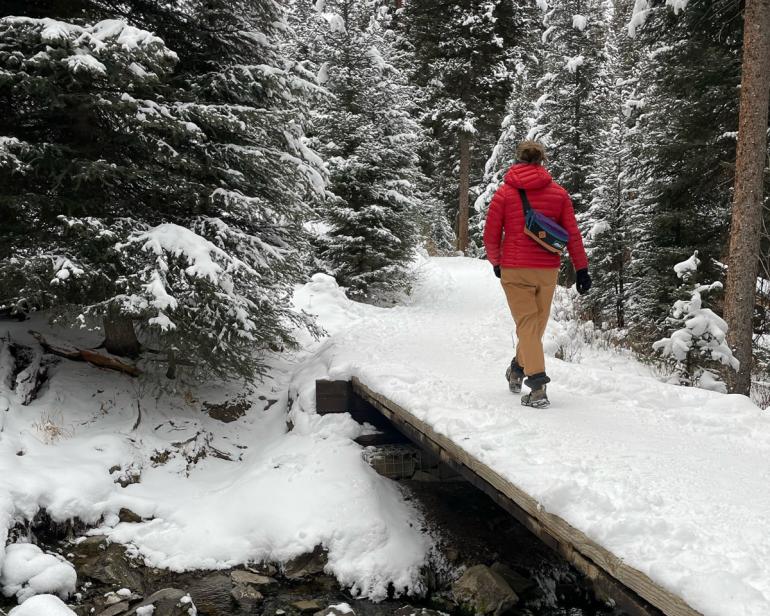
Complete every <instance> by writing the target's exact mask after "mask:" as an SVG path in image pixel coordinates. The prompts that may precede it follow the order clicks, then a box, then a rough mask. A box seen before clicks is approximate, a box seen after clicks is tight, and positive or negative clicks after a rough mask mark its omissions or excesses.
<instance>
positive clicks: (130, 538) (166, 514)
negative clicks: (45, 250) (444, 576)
mask: <svg viewBox="0 0 770 616" xmlns="http://www.w3.org/2000/svg"><path fill="white" fill-rule="evenodd" d="M319 281H320V282H319ZM319 285H320V287H321V288H323V289H325V291H326V293H325V298H324V301H317V300H316V301H315V303H316V304H317V305H318V306H319V307H320V308H322V309H323V310H322V312H323V313H324V314H323V317H322V321H321V322H322V324H323V325H324V326H325V327H326V328H327V330H328V331H329V332H334V331H336V330H337V329H339V328H340V327H341V326H343V325H344V324H345V323H346V322H348V321H349V317H350V315H354V314H355V313H356V312H357V311H365V310H366V307H362V306H358V305H356V304H353V303H351V302H349V301H348V300H347V298H346V297H345V296H344V294H343V293H342V292H341V291H340V290H339V289H338V288H337V287H336V284H335V283H334V282H333V280H332V279H329V278H328V277H324V276H318V277H317V278H316V282H313V283H309V284H308V285H307V286H306V287H301V288H299V289H298V291H297V303H298V308H305V309H312V307H311V306H310V305H309V303H308V302H310V301H311V300H310V299H309V296H308V294H309V293H312V290H313V289H316V288H318V287H319ZM47 327H48V326H47V325H46V324H45V323H44V322H43V321H42V320H40V319H36V320H32V321H26V322H23V323H15V322H2V323H0V338H4V339H6V340H7V339H8V338H9V337H10V339H12V340H13V341H14V342H16V343H22V344H24V345H27V346H29V347H31V348H37V347H38V345H37V342H36V341H35V340H34V339H33V338H32V336H30V335H29V334H28V332H27V330H29V329H35V330H41V331H44V332H46V335H48V331H47ZM57 333H58V334H59V335H60V336H61V337H65V336H66V337H67V340H69V341H70V342H78V343H80V344H82V345H84V346H88V345H91V346H93V345H96V344H98V339H90V340H89V339H88V336H87V335H81V336H78V339H77V340H73V334H72V333H71V332H70V333H66V332H64V333H62V332H57ZM300 335H302V334H300ZM304 335H305V336H306V337H305V338H304V339H303V340H302V343H303V347H304V350H303V351H302V352H300V353H298V354H295V355H284V356H278V357H275V358H273V360H272V361H271V365H272V367H273V372H272V377H271V379H270V380H269V381H267V382H265V383H262V384H258V383H257V384H254V383H243V382H234V383H228V384H221V383H216V384H198V383H195V382H185V381H183V380H180V381H179V382H177V383H175V384H171V383H170V382H169V381H167V380H165V379H164V378H162V377H161V378H152V377H140V378H138V379H134V378H131V377H129V376H126V375H122V374H119V373H116V372H111V371H106V370H100V369H98V368H95V367H94V366H91V365H89V364H86V363H78V362H73V361H68V360H60V361H58V362H57V363H56V364H54V365H53V366H52V367H51V368H50V370H49V380H48V382H47V383H46V384H45V385H44V386H43V388H42V390H41V392H40V394H39V396H38V398H37V399H36V400H34V401H33V402H32V403H31V404H30V405H28V406H23V405H22V404H21V400H20V399H19V396H18V395H17V392H16V391H13V390H12V389H11V388H10V387H9V385H8V382H7V380H5V379H3V378H0V381H5V382H3V383H2V384H0V589H1V590H2V591H3V592H4V593H5V594H6V596H12V595H14V594H17V595H18V596H19V599H25V600H28V597H29V596H30V595H32V594H35V593H51V594H53V595H56V594H59V595H60V596H62V597H66V596H67V594H69V593H71V591H72V590H74V588H73V585H74V580H73V579H72V575H69V571H70V570H71V568H69V566H68V565H63V564H62V563H61V562H60V561H59V560H57V559H56V558H55V557H54V556H42V555H40V554H37V553H34V552H33V551H31V550H28V549H23V548H21V549H20V548H19V546H14V545H13V544H12V545H10V546H8V549H7V553H6V550H5V546H6V542H7V537H8V529H9V528H10V527H12V526H13V525H14V523H16V522H19V521H22V520H31V519H32V518H33V517H34V516H35V514H36V513H37V512H38V511H39V510H40V509H45V510H46V511H47V513H48V515H49V516H51V518H52V519H53V520H54V521H57V522H61V521H66V520H69V519H72V518H79V519H80V520H82V521H84V522H86V523H88V524H90V525H93V526H94V528H95V530H94V531H93V532H94V533H96V534H105V535H107V536H109V537H110V538H111V540H114V541H118V542H123V543H126V544H129V545H130V546H131V549H132V551H133V552H134V553H136V554H139V555H141V556H142V557H143V558H144V559H145V561H146V562H147V564H148V565H151V566H155V567H161V568H169V569H172V570H175V571H182V570H191V569H199V568H211V569H216V568H226V567H233V566H236V565H239V564H243V563H247V562H258V561H271V562H285V561H287V560H289V559H291V558H293V557H296V556H299V555H301V554H304V553H308V552H311V551H313V549H314V547H316V546H317V545H322V546H323V547H324V548H326V550H327V551H328V566H327V570H328V572H329V573H331V574H333V575H335V576H336V577H337V578H338V579H339V581H340V582H341V583H342V584H343V585H345V586H348V587H351V588H352V591H353V592H354V593H357V594H360V595H361V596H363V597H369V598H372V599H381V598H384V597H385V596H386V594H387V592H388V585H389V584H393V586H394V588H395V589H396V592H398V593H401V592H406V591H407V590H408V591H410V592H418V593H419V592H420V591H421V584H422V582H421V576H420V569H421V567H422V566H423V565H425V564H426V560H427V558H428V557H429V554H430V553H431V547H432V540H431V538H430V537H428V536H427V535H425V534H424V532H423V531H422V528H423V526H424V524H423V520H422V518H421V514H420V513H419V512H418V511H416V510H415V509H414V507H413V505H411V504H410V503H408V502H407V501H406V500H405V499H404V498H403V495H402V493H401V489H400V488H399V486H398V485H397V484H395V483H393V482H391V481H389V480H387V479H384V478H383V477H380V476H379V475H378V474H376V473H375V472H374V471H373V470H372V469H371V468H370V467H369V466H368V465H367V464H366V463H365V461H364V460H363V458H362V455H361V448H360V446H358V445H357V444H355V443H354V442H353V441H352V437H355V436H357V435H358V434H359V433H360V431H361V427H360V426H359V425H358V424H356V423H355V422H354V421H353V420H352V419H350V417H349V416H347V415H338V416H333V417H331V416H330V417H319V416H317V415H314V414H312V413H306V412H302V411H300V410H298V409H297V410H295V412H294V413H292V417H293V419H294V426H293V429H291V430H289V425H288V424H287V417H288V410H289V399H288V390H289V382H290V381H291V378H292V375H293V373H294V371H295V370H296V368H297V365H300V364H301V362H302V361H303V360H304V359H306V358H307V357H311V356H312V354H313V353H314V351H315V350H316V349H317V348H318V347H319V346H322V345H323V344H324V342H323V341H320V342H318V341H314V340H312V339H311V338H309V337H307V334H304ZM0 372H2V370H0ZM0 376H1V375H0ZM307 386H309V387H312V384H307ZM172 387H173V388H174V389H171V388H172ZM239 397H240V398H243V399H244V400H245V409H246V413H245V415H244V416H243V417H241V418H239V419H237V420H236V421H233V422H231V423H222V422H221V421H218V420H216V419H214V418H212V417H210V416H209V414H208V413H207V412H206V408H205V407H204V403H208V404H209V405H212V404H217V403H220V402H223V401H226V400H230V401H232V400H237V399H238V398H239ZM139 406H141V411H142V416H141V421H140V422H139V425H138V427H136V428H134V426H135V424H136V422H137V418H138V407H139ZM309 410H311V411H312V409H309ZM136 480H138V481H136ZM124 485H125V487H123V486H124ZM121 508H128V509H130V510H131V511H133V512H135V513H137V514H138V515H140V516H142V517H143V518H145V519H146V521H145V522H142V523H120V522H119V520H118V515H117V514H118V512H119V511H120V509H121ZM4 562H5V563H6V564H7V565H8V566H7V567H6V568H5V569H3V563H4ZM23 605H26V603H25V604H23ZM34 605H35V609H36V610H37V611H20V612H18V614H20V615H22V614H23V615H26V614H33V613H34V614H35V616H41V610H43V609H48V610H50V613H51V614H52V615H53V614H56V615H58V614H59V613H60V612H59V610H60V608H61V606H62V604H61V601H59V600H58V599H57V598H56V597H53V596H50V595H47V596H46V597H45V598H40V599H37V603H35V604H34ZM28 609H29V610H32V609H33V608H32V607H30V608H28ZM14 616H17V613H16V612H14Z"/></svg>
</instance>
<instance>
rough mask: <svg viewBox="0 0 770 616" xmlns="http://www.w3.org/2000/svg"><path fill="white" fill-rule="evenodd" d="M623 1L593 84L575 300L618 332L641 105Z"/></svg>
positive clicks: (636, 216)
mask: <svg viewBox="0 0 770 616" xmlns="http://www.w3.org/2000/svg"><path fill="white" fill-rule="evenodd" d="M628 8H630V4H629V2H627V1H625V0H617V1H616V2H615V3H614V5H613V7H612V9H613V13H612V17H611V19H610V20H609V29H608V32H607V39H606V43H605V48H604V62H603V64H602V66H601V68H600V70H599V79H598V81H597V83H596V84H595V86H594V87H595V88H596V93H595V94H594V101H595V102H596V103H597V104H598V106H599V112H600V113H599V118H600V126H601V128H600V130H599V131H598V134H597V137H596V141H595V149H594V153H593V156H592V164H591V167H590V170H589V171H588V173H587V183H588V184H589V185H590V186H592V187H593V188H592V190H591V192H590V193H589V194H588V195H587V196H588V211H587V212H586V213H585V214H584V216H583V227H584V228H585V229H586V231H587V233H586V250H587V252H588V260H589V262H590V263H591V271H592V274H593V283H594V284H593V288H592V291H591V294H590V295H589V296H587V297H585V298H583V299H582V300H581V301H582V303H583V305H584V306H586V305H587V306H588V307H590V314H591V317H592V319H593V320H594V321H595V322H596V323H597V324H599V323H601V324H608V325H609V326H611V327H618V328H623V327H625V325H626V309H627V305H628V302H629V299H631V298H633V287H634V284H633V282H634V281H633V280H632V279H631V277H630V275H629V265H630V262H631V259H632V256H633V249H634V247H635V241H636V239H637V229H638V228H639V227H640V226H641V225H642V222H643V221H641V220H640V219H641V212H640V211H639V204H638V203H637V199H636V195H637V191H636V190H635V189H634V185H633V183H632V181H631V180H632V174H631V173H630V170H631V169H632V168H633V166H634V160H633V158H632V156H631V141H632V140H633V139H634V138H635V135H636V127H635V124H636V117H637V116H638V113H639V108H640V107H641V105H642V102H641V100H640V95H639V93H638V91H637V88H638V74H637V66H638V60H639V59H638V54H637V53H636V49H635V47H634V41H633V39H631V38H629V37H628V35H627V32H626V23H627V20H628V14H627V9H628Z"/></svg>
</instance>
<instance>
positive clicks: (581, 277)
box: [575, 268, 593, 295]
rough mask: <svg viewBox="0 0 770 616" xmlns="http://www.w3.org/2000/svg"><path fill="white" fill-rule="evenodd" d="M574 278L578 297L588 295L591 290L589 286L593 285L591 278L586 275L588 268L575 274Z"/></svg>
mask: <svg viewBox="0 0 770 616" xmlns="http://www.w3.org/2000/svg"><path fill="white" fill-rule="evenodd" d="M575 278H576V280H575V286H576V287H577V292H578V293H580V295H585V294H586V293H588V291H590V290H591V285H592V284H593V283H592V282H591V276H590V275H589V274H588V268H584V269H581V270H578V271H577V272H575Z"/></svg>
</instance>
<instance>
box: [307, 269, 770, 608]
mask: <svg viewBox="0 0 770 616" xmlns="http://www.w3.org/2000/svg"><path fill="white" fill-rule="evenodd" d="M311 299H312V298H311ZM354 318H356V319H357V320H356V321H355V322H354V323H352V324H351V325H350V326H349V327H347V328H343V329H341V331H339V332H338V333H337V334H336V335H335V336H333V337H332V339H331V341H330V342H329V343H328V344H327V345H325V349H324V351H323V352H322V354H321V355H320V356H319V358H318V359H319V360H320V361H319V362H318V365H320V366H323V367H324V369H325V371H326V374H325V376H326V377H327V378H330V379H349V378H351V377H357V378H358V379H359V380H360V381H361V382H362V383H363V384H365V385H366V386H368V387H369V388H371V389H372V390H374V391H376V392H378V393H379V394H382V395H383V396H385V397H387V398H388V399H389V400H391V401H393V402H395V403H396V404H398V405H400V406H402V407H404V408H405V409H408V411H409V412H410V413H411V414H413V415H414V416H416V417H417V418H419V419H420V420H421V421H423V422H425V423H426V424H428V425H430V426H431V427H432V429H433V430H435V431H436V432H437V433H439V434H441V435H444V436H446V437H448V438H450V439H451V440H452V441H453V442H454V443H455V444H457V445H458V446H460V447H462V448H463V449H464V450H465V451H466V452H467V453H469V454H470V455H471V456H473V457H474V458H476V459H477V460H479V461H481V462H483V463H484V464H485V465H487V466H488V467H490V468H492V469H494V470H495V471H496V472H497V473H498V474H499V475H501V476H502V477H504V478H505V479H506V480H508V481H509V482H511V483H513V484H514V485H516V486H517V487H518V488H519V489H521V490H523V491H525V492H526V493H528V494H529V495H530V496H532V497H533V498H534V499H536V500H537V501H538V502H539V503H540V504H541V505H542V507H543V508H545V510H546V511H548V512H550V513H553V514H555V515H557V516H559V517H561V518H562V519H563V520H565V521H566V522H568V523H569V524H570V525H572V526H573V527H574V528H576V529H578V530H580V531H582V532H583V533H585V534H586V535H587V536H588V537H589V538H590V539H592V540H593V541H595V542H596V543H598V544H599V545H601V546H603V547H604V548H606V549H607V550H608V551H610V552H612V553H613V554H615V555H616V556H618V557H619V558H620V559H622V560H623V561H624V562H625V563H626V564H627V565H629V566H630V567H632V568H634V569H636V570H638V571H640V572H642V573H644V574H646V575H647V576H649V578H651V579H652V580H653V581H654V582H655V583H656V584H658V585H659V586H660V587H662V588H664V589H666V590H667V591H669V592H670V593H672V594H674V595H676V596H678V597H681V598H682V599H683V600H684V601H685V602H686V603H687V604H688V605H689V606H691V607H692V608H693V609H694V610H696V611H698V612H701V613H703V614H704V615H705V616H767V614H770V532H768V529H769V528H770V490H769V489H768V486H770V417H768V416H767V415H766V414H764V413H763V412H762V411H760V409H758V408H757V407H755V406H754V405H753V404H751V402H750V401H749V400H748V399H746V398H744V397H740V396H728V395H723V394H718V393H713V392H708V391H704V390H699V389H691V388H683V387H676V386H672V385H667V384H663V383H661V382H659V381H658V380H657V379H655V378H654V377H653V376H652V375H651V374H650V371H649V369H647V368H645V367H644V366H641V365H639V364H638V363H636V362H635V361H633V360H632V359H630V358H628V357H626V356H624V355H623V354H621V353H619V352H613V351H608V350H605V351H600V350H597V349H595V348H592V347H590V346H586V347H585V348H584V349H583V350H582V358H580V359H577V360H575V361H573V362H572V363H567V362H563V361H559V360H556V359H554V358H553V357H549V358H548V360H547V364H548V367H547V369H548V372H549V374H550V376H551V377H552V379H553V382H552V384H551V385H550V386H549V396H550V398H551V400H552V407H551V408H550V409H547V410H533V409H529V408H524V407H522V406H521V405H520V403H519V400H518V397H517V396H513V395H512V394H510V393H509V392H508V388H507V384H506V381H505V379H504V376H503V373H504V370H505V367H506V365H507V363H508V362H509V361H510V359H511V354H512V345H511V337H510V332H511V330H512V321H511V319H510V316H509V313H508V310H507V307H506V304H505V301H504V298H503V293H502V290H501V289H500V287H499V283H498V281H497V279H495V278H494V276H493V274H492V268H491V267H490V266H488V265H487V264H486V263H484V262H481V261H475V260H470V259H460V258H453V259H432V260H429V261H427V262H426V263H425V264H424V265H423V266H422V267H421V268H420V272H419V279H418V283H417V285H416V288H415V292H414V294H413V296H412V299H411V300H410V302H409V305H407V306H403V307H398V308H393V309H381V310H376V309H373V310H367V311H360V312H359V313H358V314H357V315H355V317H354ZM571 337H572V334H571V333H570V332H569V331H566V330H565V328H564V325H563V324H561V323H558V322H556V321H552V322H551V323H550V324H549V332H548V333H547V334H546V339H547V344H546V346H547V347H550V349H551V351H553V350H554V348H555V347H556V346H558V345H559V344H560V343H561V344H567V345H571V348H572V349H573V352H574V351H575V346H574V345H575V341H574V340H572V339H571Z"/></svg>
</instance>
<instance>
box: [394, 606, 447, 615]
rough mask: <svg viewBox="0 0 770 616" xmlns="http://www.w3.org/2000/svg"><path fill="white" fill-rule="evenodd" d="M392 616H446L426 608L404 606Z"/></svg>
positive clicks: (444, 613) (443, 613)
mask: <svg viewBox="0 0 770 616" xmlns="http://www.w3.org/2000/svg"><path fill="white" fill-rule="evenodd" d="M393 616H448V615H447V613H446V612H439V611H437V610H431V609H428V608H427V607H412V606H411V605H405V606H404V607H400V608H398V609H397V610H396V611H395V612H393Z"/></svg>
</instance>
